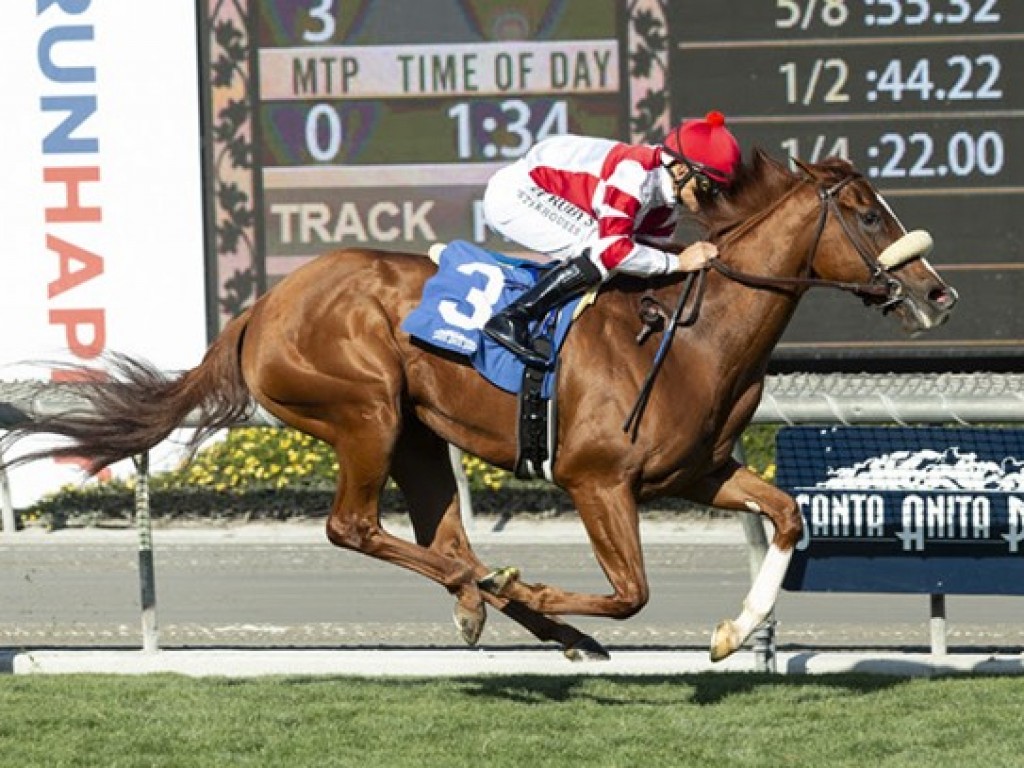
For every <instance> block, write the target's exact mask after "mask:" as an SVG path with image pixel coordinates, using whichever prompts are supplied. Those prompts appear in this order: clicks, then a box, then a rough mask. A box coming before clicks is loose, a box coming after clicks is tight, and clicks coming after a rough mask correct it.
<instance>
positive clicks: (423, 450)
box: [391, 414, 487, 645]
mask: <svg viewBox="0 0 1024 768" xmlns="http://www.w3.org/2000/svg"><path fill="white" fill-rule="evenodd" d="M391 476H392V477H393V478H394V480H395V482H396V483H397V484H398V487H399V488H400V489H401V490H402V493H403V495H404V496H405V500H406V503H407V504H408V505H409V517H410V519H411V521H412V525H413V530H414V532H415V534H416V542H417V543H418V544H419V545H420V546H423V547H428V548H430V549H431V550H432V551H433V552H437V553H439V554H441V555H443V556H444V557H449V558H453V559H455V560H457V561H459V562H463V563H467V564H469V565H471V566H472V567H473V568H474V570H475V571H479V570H480V569H481V568H482V567H483V566H482V565H481V564H480V562H479V561H478V560H477V557H476V553H474V552H473V550H472V548H471V547H470V544H469V539H468V537H467V536H466V531H465V528H464V527H463V525H462V519H461V514H460V510H459V499H458V489H457V487H456V483H455V475H454V472H453V470H452V466H451V460H450V456H449V453H448V444H447V443H445V442H444V441H443V440H441V439H440V438H439V437H437V436H436V435H434V434H433V433H432V432H430V431H428V430H427V429H426V427H424V426H423V424H422V423H421V422H420V421H419V420H418V419H416V418H415V417H414V416H411V415H408V414H407V415H406V418H405V420H404V424H403V429H402V434H401V435H400V436H399V438H398V441H397V443H396V445H395V451H394V455H393V458H392V461H391ZM451 591H452V592H453V593H454V595H455V599H456V602H455V614H454V618H455V624H456V626H457V627H458V628H459V632H460V633H461V634H462V638H463V640H465V641H466V643H467V644H469V645H476V643H477V641H478V640H479V639H480V634H481V633H482V632H483V629H484V623H485V622H486V620H487V613H486V611H485V609H484V604H483V598H482V596H481V593H480V590H479V589H478V588H477V586H476V580H475V579H474V581H473V582H472V583H471V584H464V585H460V586H459V587H458V588H456V589H452V590H451Z"/></svg>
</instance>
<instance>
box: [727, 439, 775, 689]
mask: <svg viewBox="0 0 1024 768" xmlns="http://www.w3.org/2000/svg"><path fill="white" fill-rule="evenodd" d="M732 455H733V458H734V459H736V461H738V462H740V463H741V464H746V463H747V458H746V454H745V453H744V451H743V444H742V443H741V442H740V441H739V440H737V441H736V444H735V445H734V446H733V450H732ZM740 522H741V523H742V524H743V533H744V534H745V536H746V539H747V553H748V555H749V557H750V580H751V582H753V581H754V579H756V578H757V574H758V573H760V571H761V564H762V563H764V558H765V555H766V554H767V553H768V537H767V536H766V535H765V532H764V525H763V524H762V523H761V517H760V515H755V514H741V515H740ZM754 658H755V659H756V663H757V671H758V672H770V673H772V674H774V673H775V672H778V658H777V656H776V649H775V612H774V611H772V612H771V613H770V614H768V618H767V619H765V622H764V623H763V624H762V625H761V626H760V627H758V628H757V629H756V630H755V631H754Z"/></svg>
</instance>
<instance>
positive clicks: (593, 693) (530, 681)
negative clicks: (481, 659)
mask: <svg viewBox="0 0 1024 768" xmlns="http://www.w3.org/2000/svg"><path fill="white" fill-rule="evenodd" d="M910 679H911V678H910V677H894V676H891V675H869V674H835V675H815V676H813V677H784V676H781V675H769V674H757V673H747V672H735V673H732V672H708V673H703V674H692V675H637V676H622V675H616V676H614V677H601V676H600V675H586V676H580V677H547V676H542V675H516V676H509V677H483V678H466V679H463V680H462V681H461V684H462V686H463V690H464V692H465V693H466V694H467V695H469V696H478V697H480V698H486V699H494V700H505V701H513V702H517V703H531V702H537V701H556V702H565V701H574V700H586V701H592V702H594V703H599V704H603V705H612V706H614V705H616V704H628V705H630V706H632V705H636V704H650V705H653V706H665V705H674V704H696V705H699V706H712V705H715V704H719V703H720V702H722V701H723V700H725V699H727V698H729V697H732V696H737V695H745V694H750V693H754V692H756V691H757V690H758V689H760V688H793V689H800V688H821V687H822V686H825V687H830V688H837V689H843V690H845V691H847V692H849V693H853V694H859V695H864V694H871V693H875V692H877V691H884V690H888V689H891V688H896V687H898V686H902V685H905V684H906V683H907V682H909V681H910ZM593 680H602V681H604V682H605V683H606V685H604V686H601V688H602V689H606V688H607V686H608V685H611V686H618V685H621V686H622V688H623V691H624V695H623V696H621V697H617V696H615V695H607V694H606V693H604V692H598V691H597V689H595V687H594V686H593V685H591V684H590V681H593ZM666 686H673V687H677V688H678V689H679V695H678V696H664V695H657V696H655V695H652V696H650V697H648V698H647V699H646V700H645V699H644V698H643V697H638V696H637V695H636V689H637V688H641V689H643V688H650V689H651V690H652V691H653V690H654V689H655V688H658V689H664V688H665V687H666ZM627 690H628V694H626V693H625V691H627Z"/></svg>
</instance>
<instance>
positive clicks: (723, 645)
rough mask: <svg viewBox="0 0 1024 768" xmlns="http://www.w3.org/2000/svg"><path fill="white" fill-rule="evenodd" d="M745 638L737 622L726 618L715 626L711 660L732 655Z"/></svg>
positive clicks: (718, 659) (712, 637)
mask: <svg viewBox="0 0 1024 768" xmlns="http://www.w3.org/2000/svg"><path fill="white" fill-rule="evenodd" d="M742 642H743V638H741V637H740V635H739V632H738V631H737V629H736V624H735V623H733V622H732V621H730V620H728V619H726V620H725V621H722V622H719V624H718V626H717V627H715V633H714V634H713V635H712V636H711V660H712V661H721V660H722V659H724V658H727V657H729V656H731V655H732V654H733V653H735V652H736V650H737V649H738V648H739V647H740V645H741V644H742Z"/></svg>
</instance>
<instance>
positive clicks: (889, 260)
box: [622, 172, 932, 442]
mask: <svg viewBox="0 0 1024 768" xmlns="http://www.w3.org/2000/svg"><path fill="white" fill-rule="evenodd" d="M860 178H862V175H861V174H860V173H857V172H852V173H849V174H848V175H846V176H844V177H843V178H842V179H840V180H839V181H837V182H835V183H834V184H832V185H831V186H826V185H824V184H819V185H818V201H819V203H820V205H819V208H818V220H817V223H816V224H815V227H814V240H813V241H812V242H811V245H810V247H809V248H808V250H807V258H806V260H805V266H804V271H805V274H804V275H803V276H802V277H772V276H769V275H756V274H752V273H749V272H742V271H740V270H737V269H733V268H732V267H730V266H729V265H727V264H725V263H724V262H723V261H722V260H721V259H720V258H716V259H712V260H711V261H709V262H708V263H707V264H706V265H705V266H704V267H703V268H702V269H701V270H700V271H698V272H691V273H689V274H688V275H687V276H686V282H685V284H684V286H683V290H682V292H681V293H680V294H679V299H678V302H677V304H676V308H675V311H674V312H673V313H672V315H671V316H666V313H665V312H664V310H663V309H661V307H660V306H656V305H657V304H658V302H657V300H656V299H654V298H653V297H652V296H645V297H644V298H642V299H641V310H640V315H641V319H642V320H643V322H644V329H643V330H642V331H641V332H640V335H639V336H638V337H637V343H643V341H644V339H645V338H646V337H647V336H648V335H650V333H651V332H653V331H654V330H655V329H656V327H657V326H658V325H659V324H660V325H661V328H660V329H661V330H663V331H664V334H663V335H662V338H661V343H660V344H659V346H658V350H657V352H655V355H654V360H653V362H652V363H651V369H650V371H648V373H647V377H646V378H645V380H644V382H643V385H642V386H641V387H640V392H639V394H638V395H637V399H636V402H635V403H634V405H633V409H632V410H631V411H630V413H629V415H628V416H627V417H626V421H625V423H623V425H622V430H623V432H626V433H629V434H630V437H631V439H632V440H633V441H634V442H635V441H636V438H637V433H638V431H639V429H640V420H641V419H642V418H643V414H644V411H645V410H646V408H647V402H648V400H649V398H650V395H651V390H652V388H653V387H654V380H655V378H656V377H657V375H658V371H659V370H660V369H661V365H662V363H663V362H664V360H665V356H666V354H667V353H668V349H669V347H670V346H671V345H672V338H673V337H674V335H675V332H676V329H677V328H681V327H686V326H689V325H693V324H694V323H695V322H696V321H697V318H698V316H699V314H700V307H701V304H702V302H703V299H704V289H705V287H706V279H707V273H708V270H710V269H714V270H715V271H717V272H719V273H720V274H722V275H723V276H725V277H727V278H729V279H730V280H734V281H736V282H737V283H741V284H742V285H746V286H750V287H751V288H766V289H769V290H784V291H788V290H792V289H803V288H814V287H822V288H837V289H839V290H843V291H850V292H852V293H855V294H857V295H858V296H860V297H861V298H863V299H864V300H865V301H867V300H868V299H871V298H879V299H882V301H881V302H880V307H881V309H882V311H883V312H885V311H889V310H891V309H893V308H895V307H896V306H898V305H899V304H901V303H903V302H904V301H906V300H907V296H906V295H905V293H904V291H903V284H902V283H901V282H900V281H899V280H897V279H896V278H895V277H893V276H892V275H891V274H890V270H893V269H898V268H899V267H901V266H903V265H904V264H908V263H910V262H911V261H914V260H915V259H919V258H922V257H923V256H925V255H926V254H927V253H928V251H930V250H931V245H932V239H931V236H930V235H929V234H928V233H927V232H925V231H923V230H915V231H914V232H907V231H906V229H905V228H903V225H902V224H900V228H901V229H903V232H904V234H903V236H902V237H901V238H899V239H898V240H896V241H895V242H894V243H891V244H890V245H889V246H887V247H886V248H885V249H884V250H883V251H882V252H881V253H879V254H877V255H875V254H873V253H872V249H871V248H869V247H868V246H867V245H866V244H865V243H864V241H863V239H862V238H861V236H860V235H859V234H858V233H857V231H856V230H855V229H854V228H853V226H852V225H851V224H850V222H849V221H847V218H846V216H844V215H843V211H842V209H841V208H840V207H839V202H838V197H839V193H840V192H841V191H842V190H843V188H844V187H846V186H847V185H848V184H850V183H852V182H854V181H856V180H857V179H860ZM800 181H801V182H802V183H814V179H813V178H812V177H811V176H810V174H807V175H806V176H804V177H802V178H801V179H800ZM798 189H800V186H799V185H795V186H794V187H793V188H792V189H791V190H790V191H789V192H788V193H786V194H785V195H783V196H782V197H781V198H779V200H777V201H776V202H775V204H774V205H771V206H769V207H768V208H766V209H765V210H764V211H762V212H761V213H760V214H758V215H756V216H754V217H752V218H750V219H748V220H747V221H745V222H744V223H743V224H742V225H740V226H739V227H737V228H736V229H734V230H732V231H731V232H729V233H728V234H727V235H726V236H725V238H724V239H723V241H722V242H720V243H719V247H720V248H726V247H728V245H729V244H731V243H735V242H736V241H737V240H739V239H740V238H741V237H743V236H744V235H746V234H747V233H749V232H750V231H751V230H753V229H754V227H756V226H757V225H758V224H759V223H760V222H762V221H764V220H765V219H766V218H767V217H768V216H770V215H771V214H772V212H774V211H775V210H776V209H777V208H778V207H779V206H780V205H782V203H783V202H785V201H786V200H788V199H789V197H790V196H791V195H793V194H795V192H796V191H797V190H798ZM879 201H880V202H881V203H882V205H883V206H884V207H885V208H886V209H888V206H887V205H885V201H884V200H881V198H879ZM891 213H892V212H891V211H890V214H891ZM829 214H831V215H832V216H834V217H835V218H836V220H837V221H838V222H839V225H840V227H841V228H842V230H843V233H844V234H845V235H846V238H847V239H848V240H849V241H850V244H851V245H853V247H854V249H855V250H856V251H857V253H858V255H860V258H861V260H862V261H863V262H864V264H865V266H866V267H867V268H868V272H869V273H870V276H869V277H868V279H867V280H866V281H864V282H859V283H858V282H846V281H843V280H830V279H827V278H820V277H813V276H812V275H813V272H814V257H815V256H816V255H817V253H818V245H819V244H820V242H821V238H822V236H823V235H824V233H825V226H826V225H827V224H828V217H829ZM898 221H899V220H898V219H897V222H898ZM694 290H696V294H694ZM691 296H693V300H692V301H691V300H690V299H691ZM645 302H646V304H645ZM688 304H689V311H688V312H686V313H685V315H684V310H685V308H686V307H687V305H688Z"/></svg>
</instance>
